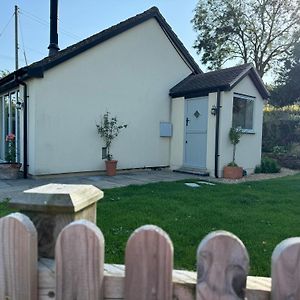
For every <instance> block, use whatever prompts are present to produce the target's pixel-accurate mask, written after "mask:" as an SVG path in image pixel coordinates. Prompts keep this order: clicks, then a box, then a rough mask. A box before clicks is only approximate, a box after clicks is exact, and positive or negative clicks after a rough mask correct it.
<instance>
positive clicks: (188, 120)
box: [185, 117, 191, 126]
mask: <svg viewBox="0 0 300 300" xmlns="http://www.w3.org/2000/svg"><path fill="white" fill-rule="evenodd" d="M190 121H191V120H190V119H189V118H188V117H187V118H186V119H185V126H189V122H190Z"/></svg>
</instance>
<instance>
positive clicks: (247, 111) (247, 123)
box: [232, 97, 254, 129]
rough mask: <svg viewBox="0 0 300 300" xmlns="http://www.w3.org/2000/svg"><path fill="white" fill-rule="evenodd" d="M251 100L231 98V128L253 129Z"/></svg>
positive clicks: (252, 102) (252, 103)
mask: <svg viewBox="0 0 300 300" xmlns="http://www.w3.org/2000/svg"><path fill="white" fill-rule="evenodd" d="M253 105H254V101H253V100H246V99H242V98H238V97H234V98H233V117H232V126H233V127H241V128H242V129H253Z"/></svg>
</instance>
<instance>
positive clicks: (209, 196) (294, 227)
mask: <svg viewBox="0 0 300 300" xmlns="http://www.w3.org/2000/svg"><path fill="white" fill-rule="evenodd" d="M97 223H98V226H99V227H100V228H101V230H102V232H103V234H104V236H105V240H106V259H105V261H106V262H108V263H123V262H124V258H123V257H124V249H125V245H126V241H127V239H128V237H129V236H130V234H131V233H132V231H133V230H134V229H136V228H137V227H139V226H141V225H144V224H155V225H158V226H160V227H161V228H162V229H164V230H165V231H166V232H167V233H168V234H169V235H170V237H171V239H172V241H173V243H174V252H175V267H176V268H180V269H188V270H195V265H196V258H195V257H196V249H197V246H198V244H199V242H200V241H201V239H202V238H203V237H204V236H205V235H206V234H208V233H209V232H211V231H213V230H219V229H223V230H228V231H230V232H232V233H234V234H235V235H237V236H238V237H239V238H240V239H241V240H242V241H243V242H244V244H245V245H246V247H247V249H248V251H249V255H250V262H251V263H250V266H251V269H250V274H252V275H257V276H269V275H270V259H271V254H272V251H273V249H274V247H275V246H276V245H277V244H278V243H279V242H280V241H282V240H283V239H285V238H288V237H292V236H300V175H296V176H291V177H286V178H282V179H276V180H266V181H261V182H253V183H243V184H238V185H224V184H219V185H216V186H203V187H201V188H198V189H192V188H189V187H186V186H184V184H183V182H173V183H158V184H148V185H144V186H129V187H126V188H118V189H111V190H105V197H104V199H103V200H102V201H101V202H100V204H99V206H98V219H97Z"/></svg>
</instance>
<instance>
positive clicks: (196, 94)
mask: <svg viewBox="0 0 300 300" xmlns="http://www.w3.org/2000/svg"><path fill="white" fill-rule="evenodd" d="M54 48H55V47H54ZM54 50H55V49H54ZM50 52H52V53H51V55H50V56H49V57H46V58H44V59H43V60H41V61H38V62H36V63H33V64H32V65H30V66H28V67H24V68H21V69H19V70H17V71H15V72H13V73H11V74H9V75H8V76H6V77H5V78H3V79H1V80H0V159H1V160H4V159H5V151H6V149H5V147H6V145H5V137H6V135H7V134H8V133H14V134H15V135H16V140H17V159H18V161H20V162H21V163H22V164H23V172H24V177H26V176H27V175H31V176H41V175H49V174H63V173H77V172H91V171H99V170H104V169H105V164H104V161H103V160H102V159H101V148H102V147H103V145H101V141H100V139H99V137H98V135H97V131H96V126H95V124H96V122H98V121H99V117H100V115H103V113H105V112H106V111H110V112H111V113H112V114H113V115H117V116H118V119H119V120H120V121H123V122H126V123H127V124H128V128H127V129H126V130H124V131H123V132H122V134H121V135H119V137H118V138H117V140H116V142H115V143H114V144H113V146H112V153H113V154H114V158H116V159H118V161H119V163H118V168H119V169H132V168H145V167H170V168H171V169H174V170H177V169H184V170H194V171H195V170H196V171H198V172H201V173H209V174H210V175H212V176H222V170H223V167H224V166H225V165H226V164H227V163H229V162H230V161H231V156H232V145H231V144H230V142H229V139H228V132H229V129H230V127H232V126H233V125H234V126H235V125H237V126H241V127H242V128H243V131H244V135H243V136H242V138H241V142H240V144H239V145H238V148H237V163H238V164H239V165H240V166H242V167H243V168H244V169H245V170H247V171H248V172H250V173H251V172H253V169H254V168H255V166H256V165H257V164H259V163H260V159H261V136H262V118H263V100H264V99H266V98H268V95H269V94H268V91H267V90H266V88H265V86H264V84H263V82H262V81H261V79H260V77H259V75H258V74H257V72H256V71H255V69H254V67H253V66H252V65H242V66H238V67H233V68H229V69H223V70H220V71H214V72H209V73H203V72H202V71H201V70H200V68H199V66H198V65H197V64H196V63H195V61H194V60H193V58H192V57H191V55H190V54H189V53H188V51H187V50H186V48H185V47H184V46H183V44H182V43H181V42H180V41H179V39H178V37H177V36H176V34H175V33H174V32H173V31H172V29H171V27H170V26H169V25H168V24H167V22H166V21H165V19H164V18H163V17H162V15H161V14H160V12H159V10H158V9H157V8H155V7H153V8H151V9H149V10H147V11H145V12H144V13H142V14H140V15H137V16H135V17H133V18H130V19H128V20H126V21H124V22H122V23H119V24H118V25H115V26H113V27H111V28H109V29H107V30H104V31H102V32H100V33H98V34H95V35H94V36H91V37H89V38H87V39H85V40H83V41H81V42H79V43H77V44H75V45H72V46H70V47H68V48H66V49H64V50H61V51H53V49H52V51H50Z"/></svg>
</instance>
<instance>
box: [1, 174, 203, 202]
mask: <svg viewBox="0 0 300 300" xmlns="http://www.w3.org/2000/svg"><path fill="white" fill-rule="evenodd" d="M186 179H199V176H195V175H191V174H182V173H175V172H172V171H170V170H134V171H128V172H126V173H125V172H124V173H122V174H118V175H116V176H113V177H108V176H105V175H99V176H91V175H88V176H70V175H68V176H66V177H61V176H60V177H57V178H55V177H52V178H41V179H17V180H0V201H1V200H2V199H4V198H15V197H22V193H23V191H24V190H27V189H31V188H35V187H38V186H41V185H45V184H49V183H62V184H92V185H94V186H96V187H98V188H100V189H111V188H117V187H124V186H128V185H142V184H147V183H155V182H163V181H177V180H186Z"/></svg>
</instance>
